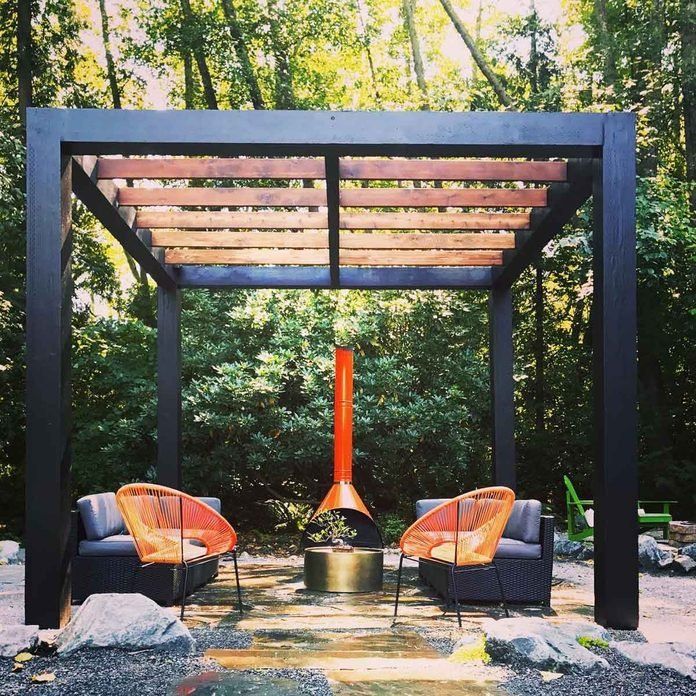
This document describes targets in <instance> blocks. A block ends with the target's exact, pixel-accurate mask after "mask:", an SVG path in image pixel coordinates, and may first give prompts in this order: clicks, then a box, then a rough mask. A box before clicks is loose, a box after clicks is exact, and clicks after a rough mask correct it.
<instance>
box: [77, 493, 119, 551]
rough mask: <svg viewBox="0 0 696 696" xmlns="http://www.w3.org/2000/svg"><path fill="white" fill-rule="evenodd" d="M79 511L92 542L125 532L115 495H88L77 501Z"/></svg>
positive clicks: (88, 537) (86, 533)
mask: <svg viewBox="0 0 696 696" xmlns="http://www.w3.org/2000/svg"><path fill="white" fill-rule="evenodd" d="M77 509H78V510H79V511H80V518H81V519H82V524H83V525H84V527H85V535H86V536H87V539H88V540H90V541H92V540H95V539H103V538H104V537H108V536H113V535H114V534H121V532H123V531H124V530H125V524H124V522H123V517H121V513H120V512H119V510H118V506H117V505H116V494H115V493H95V494H94V495H86V496H85V497H84V498H80V499H79V500H78V501H77Z"/></svg>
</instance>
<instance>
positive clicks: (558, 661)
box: [483, 617, 609, 673]
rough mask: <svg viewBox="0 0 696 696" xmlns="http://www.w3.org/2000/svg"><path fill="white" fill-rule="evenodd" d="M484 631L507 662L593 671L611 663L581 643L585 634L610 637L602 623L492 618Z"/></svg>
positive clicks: (494, 654) (489, 646)
mask: <svg viewBox="0 0 696 696" xmlns="http://www.w3.org/2000/svg"><path fill="white" fill-rule="evenodd" d="M483 631H484V634H485V636H486V648H487V650H488V652H489V654H490V655H491V656H492V657H494V658H496V659H499V660H502V661H504V662H513V663H514V662H521V663H523V664H526V665H531V666H532V667H536V668H537V669H544V670H553V671H558V672H564V673H570V672H574V673H590V672H595V671H598V670H601V669H604V668H605V667H608V663H607V661H606V660H605V659H604V658H603V657H600V656H599V655H595V654H594V653H593V652H591V651H590V650H587V648H584V647H583V646H582V645H580V643H578V638H580V637H582V636H584V637H587V638H592V639H595V640H602V641H608V638H609V634H608V633H607V632H606V631H605V630H604V629H603V628H601V627H600V626H597V625H595V624H590V623H583V622H572V623H567V624H552V623H550V622H549V621H547V620H546V619H541V618H526V617H525V618H514V619H500V620H499V621H494V620H492V619H490V620H488V621H485V622H484V624H483Z"/></svg>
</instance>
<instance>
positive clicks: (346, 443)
mask: <svg viewBox="0 0 696 696" xmlns="http://www.w3.org/2000/svg"><path fill="white" fill-rule="evenodd" d="M328 510H336V511H337V512H340V513H341V514H342V516H343V517H344V518H345V520H346V522H347V524H348V526H349V527H351V528H352V529H354V530H355V531H356V532H357V535H356V536H355V537H353V538H346V539H345V541H347V542H349V543H350V544H352V545H353V546H361V547H379V548H381V546H382V535H381V534H380V532H379V529H378V527H377V525H376V524H375V522H374V520H373V519H372V515H371V514H370V511H369V510H368V509H367V507H366V506H365V503H363V501H362V499H361V498H360V496H359V495H358V492H357V491H356V490H355V487H354V486H353V349H352V348H345V347H341V346H337V347H336V381H335V392H334V476H333V485H332V486H331V488H330V489H329V492H328V493H327V494H326V496H325V497H324V499H323V500H322V501H321V504H320V505H319V507H318V508H317V509H316V511H315V513H314V515H313V516H312V519H311V520H310V522H309V524H308V525H307V529H306V530H305V536H304V545H305V546H317V545H323V544H325V543H326V542H311V541H309V539H308V537H307V535H308V534H311V533H313V532H315V531H316V530H317V529H318V528H319V527H320V526H321V525H320V524H319V523H318V519H317V518H318V517H319V516H320V515H321V514H322V513H324V512H327V511H328Z"/></svg>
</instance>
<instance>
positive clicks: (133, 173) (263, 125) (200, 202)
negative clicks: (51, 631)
mask: <svg viewBox="0 0 696 696" xmlns="http://www.w3.org/2000/svg"><path fill="white" fill-rule="evenodd" d="M27 143H28V161H27V189H28V190H27V303H26V310H27V469H26V500H27V504H26V546H27V566H26V621H27V623H31V624H39V625H40V626H42V627H57V626H59V625H62V624H64V623H65V622H66V620H67V619H68V618H69V614H70V596H71V588H70V545H69V535H70V507H71V486H70V468H71V452H70V450H71V447H70V437H71V436H70V433H71V413H70V411H71V407H70V402H71V389H70V325H71V297H72V279H71V252H72V234H71V200H72V194H74V195H75V196H77V197H78V198H79V199H80V200H81V201H82V202H83V203H84V204H85V205H86V206H87V208H89V209H90V210H91V211H92V213H93V214H94V215H95V216H96V217H97V218H98V219H99V220H100V221H101V223H102V224H103V225H104V227H105V228H106V229H108V230H109V231H110V232H111V233H112V234H113V235H114V237H115V238H116V239H117V240H118V241H119V242H120V243H121V245H122V246H123V248H124V249H125V251H126V252H127V253H128V254H130V255H131V256H132V258H133V259H135V261H137V262H138V263H139V264H140V266H141V267H142V268H143V269H145V271H147V273H148V274H149V275H150V277H151V278H152V279H153V280H154V281H155V282H156V283H157V286H158V316H157V329H158V338H157V370H158V372H157V381H158V419H157V428H158V457H157V472H158V478H159V481H160V482H161V483H163V484H166V485H171V486H174V487H179V486H180V482H181V341H180V339H181V335H180V333H181V330H180V311H181V300H180V294H181V290H182V289H185V288H313V289H321V288H325V289H331V288H334V289H340V288H364V289H386V288H398V289H405V288H421V289H436V288H448V289H478V290H484V291H486V292H487V293H489V297H490V305H489V306H490V356H491V360H490V362H491V393H492V410H493V439H492V444H493V462H494V480H495V482H496V483H499V484H502V485H508V486H510V487H512V488H515V482H516V478H515V443H514V405H513V389H514V385H513V350H512V338H513V334H512V331H513V327H512V299H511V289H512V286H513V284H514V282H515V280H516V279H517V278H518V277H519V275H520V273H521V272H522V271H523V270H524V269H525V268H526V267H527V266H528V265H529V264H530V262H532V261H533V260H534V259H535V258H537V257H538V255H539V253H540V252H541V250H542V249H543V247H544V246H545V245H546V244H547V243H548V242H549V241H550V240H551V239H552V238H553V237H554V235H557V234H559V233H560V232H561V230H562V228H563V226H564V224H565V223H566V222H568V221H569V220H570V218H571V217H572V216H573V214H574V213H575V212H576V211H577V209H578V207H579V206H580V205H582V204H583V203H584V202H585V201H586V200H587V199H588V198H589V197H590V196H592V198H593V203H594V208H593V210H594V234H593V248H594V271H593V280H594V297H593V302H594V305H593V312H592V316H593V321H594V327H593V331H594V333H593V350H594V395H595V405H594V408H595V441H596V466H595V482H594V498H595V507H596V518H595V534H594V540H595V618H596V620H597V621H598V622H599V623H601V624H603V625H605V626H610V627H614V628H629V629H630V628H636V627H637V625H638V558H637V544H636V537H637V533H638V529H637V514H636V509H637V471H636V420H637V419H636V297H635V282H636V281H635V123H634V117H633V116H632V115H631V114H624V113H612V114H559V113H550V114H520V113H420V112H419V113H351V112H298V111H293V112H273V111H263V112H249V111H246V112H235V111H222V112H218V111H168V112H167V111H109V110H91V109H84V110H71V109H67V110H65V109H30V110H29V112H28V118H27ZM113 155H120V156H122V157H120V158H115V157H112V156H113ZM190 179H201V180H214V179H222V180H224V182H225V184H226V185H225V186H224V187H220V186H214V187H213V186H210V185H207V186H200V185H196V186H188V187H182V186H181V185H178V184H177V185H174V186H172V185H171V182H172V181H177V182H179V181H183V180H190ZM134 180H138V181H140V180H147V181H149V180H162V182H164V183H165V185H164V186H162V185H159V186H150V185H145V186H142V185H140V186H133V185H131V184H132V182H133V181H134ZM250 180H261V181H268V180H273V181H274V182H275V183H274V186H272V187H268V188H254V187H249V186H248V185H247V184H248V182H249V181H250ZM240 181H241V182H242V185H241V186H240V185H239V182H240ZM404 181H409V182H414V185H413V186H412V187H409V188H404V186H403V182H404ZM235 182H236V185H230V183H235ZM375 182H380V183H378V184H375ZM398 182H400V183H398ZM415 182H418V185H415ZM423 182H426V183H423ZM443 182H446V183H447V185H443ZM453 182H454V185H453ZM462 182H472V183H470V184H469V185H468V186H464V187H463V186H462V185H461V183H462ZM480 182H484V183H485V182H495V184H494V185H493V186H490V185H489V186H488V187H487V188H482V187H481V186H480ZM500 182H504V183H500ZM542 183H546V184H549V185H548V186H547V187H541V186H540V184H542ZM167 184H168V185H167ZM191 207H193V208H194V210H190V209H188V208H191ZM153 208H155V209H154V210H153ZM210 208H215V209H216V210H213V211H211V210H210ZM268 208H281V209H282V210H281V211H280V212H279V211H276V210H274V211H268ZM395 208H396V209H398V208H401V209H407V210H408V211H409V212H403V211H402V212H395V211H394V209H395ZM413 208H417V209H419V211H418V212H413V211H412V209H413ZM462 208H474V209H476V212H460V211H459V209H462ZM356 209H357V210H358V211H359V212H355V210H356ZM421 209H426V210H427V211H428V212H422V211H421ZM452 209H454V211H455V212H452ZM511 209H512V210H513V211H514V212H510V210H511ZM366 210H367V211H368V212H365V211H366ZM236 230H246V231H244V232H239V231H236ZM267 230H273V231H270V232H269V231H267ZM279 230H282V231H279ZM306 230H312V231H309V232H308V231H306ZM345 230H348V231H345ZM385 230H401V231H399V232H385ZM403 230H419V232H404V231H403ZM424 230H425V231H426V232H424ZM432 230H446V231H445V232H432ZM567 465H568V468H569V469H570V468H572V466H573V462H568V463H567ZM558 485H561V483H560V481H559V482H558Z"/></svg>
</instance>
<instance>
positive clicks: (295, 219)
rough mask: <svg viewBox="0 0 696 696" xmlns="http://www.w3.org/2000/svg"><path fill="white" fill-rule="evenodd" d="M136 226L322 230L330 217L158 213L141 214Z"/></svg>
mask: <svg viewBox="0 0 696 696" xmlns="http://www.w3.org/2000/svg"><path fill="white" fill-rule="evenodd" d="M135 224H136V226H137V227H146V228H150V229H154V228H163V227H169V228H171V227H179V228H182V229H273V228H277V229H284V228H285V229H315V230H316V229H322V228H325V227H326V224H327V220H326V213H325V212H324V213H284V212H283V213H281V212H265V211H264V212H251V213H249V212H243V213H242V212H227V211H213V212H211V211H206V212H199V211H185V212H177V211H171V212H155V211H147V210H141V211H138V214H137V216H136V223H135Z"/></svg>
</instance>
